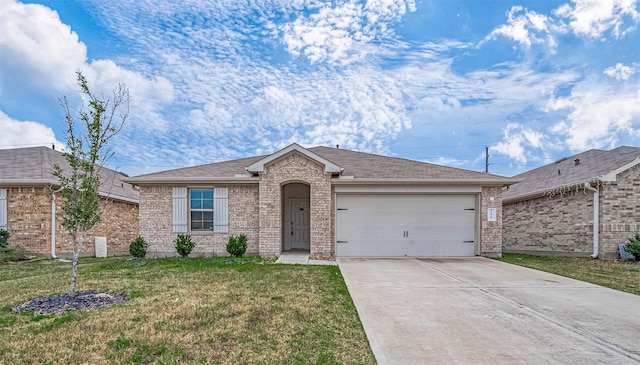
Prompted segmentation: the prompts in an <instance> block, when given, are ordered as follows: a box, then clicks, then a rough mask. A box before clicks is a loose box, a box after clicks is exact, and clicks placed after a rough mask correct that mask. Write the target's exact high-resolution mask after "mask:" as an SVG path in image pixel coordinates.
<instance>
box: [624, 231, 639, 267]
mask: <svg viewBox="0 0 640 365" xmlns="http://www.w3.org/2000/svg"><path fill="white" fill-rule="evenodd" d="M624 250H625V251H627V252H628V253H630V254H632V255H633V257H635V258H636V261H640V233H636V234H635V236H633V237H631V238H629V243H627V245H626V246H625V247H624Z"/></svg>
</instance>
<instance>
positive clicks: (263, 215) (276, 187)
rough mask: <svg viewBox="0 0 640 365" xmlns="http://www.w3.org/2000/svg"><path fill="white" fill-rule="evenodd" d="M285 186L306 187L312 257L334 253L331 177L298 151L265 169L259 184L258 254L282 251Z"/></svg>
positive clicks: (272, 254) (271, 254) (264, 254)
mask: <svg viewBox="0 0 640 365" xmlns="http://www.w3.org/2000/svg"><path fill="white" fill-rule="evenodd" d="M287 183H304V184H307V185H309V195H310V198H309V200H310V204H311V222H310V223H311V247H310V256H311V257H329V256H331V255H332V253H333V250H334V249H333V242H334V241H333V231H332V221H331V214H332V212H331V207H332V195H331V175H330V174H326V173H325V172H324V167H323V166H321V165H320V164H318V163H316V162H314V161H312V160H310V159H309V158H307V157H306V156H304V155H302V154H301V153H299V152H296V151H294V152H291V153H289V154H287V155H286V156H283V157H282V158H280V159H278V160H276V161H274V162H273V163H272V164H270V165H268V166H266V169H265V172H264V173H262V174H261V175H260V184H259V189H260V192H259V199H260V203H259V211H260V220H259V226H260V228H259V241H260V255H262V256H277V255H280V252H281V251H282V228H281V225H282V197H281V194H282V188H281V187H282V186H283V185H285V184H287Z"/></svg>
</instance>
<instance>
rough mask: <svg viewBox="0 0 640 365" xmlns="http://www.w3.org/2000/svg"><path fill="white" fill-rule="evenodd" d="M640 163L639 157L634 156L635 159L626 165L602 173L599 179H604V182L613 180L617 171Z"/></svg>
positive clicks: (619, 171) (625, 169) (615, 178)
mask: <svg viewBox="0 0 640 365" xmlns="http://www.w3.org/2000/svg"><path fill="white" fill-rule="evenodd" d="M638 164H640V157H636V159H635V160H633V161H631V162H629V163H628V164H626V165H622V166H620V167H618V168H617V169H615V170H613V171H610V172H609V173H607V174H604V175H602V176H601V177H600V181H606V182H615V181H616V180H617V176H618V174H619V173H621V172H623V171H627V170H629V169H630V168H632V167H634V166H635V165H638Z"/></svg>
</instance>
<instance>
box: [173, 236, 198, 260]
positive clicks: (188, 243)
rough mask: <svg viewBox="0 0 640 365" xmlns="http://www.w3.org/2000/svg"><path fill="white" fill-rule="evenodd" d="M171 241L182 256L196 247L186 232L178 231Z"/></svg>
mask: <svg viewBox="0 0 640 365" xmlns="http://www.w3.org/2000/svg"><path fill="white" fill-rule="evenodd" d="M173 242H174V243H175V244H176V251H178V253H179V254H180V256H182V257H187V256H189V254H190V253H191V250H193V248H194V247H196V243H195V242H193V241H192V240H191V236H189V235H188V234H183V233H179V234H178V237H176V239H175V240H174V241H173Z"/></svg>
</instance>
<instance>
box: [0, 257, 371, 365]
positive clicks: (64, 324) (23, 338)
mask: <svg viewBox="0 0 640 365" xmlns="http://www.w3.org/2000/svg"><path fill="white" fill-rule="evenodd" d="M80 262H81V267H80V274H79V280H78V290H79V291H83V290H90V289H97V290H100V291H105V292H117V293H124V294H125V295H126V296H127V297H128V298H129V300H128V301H126V302H124V303H122V304H119V305H115V306H112V307H107V308H100V309H94V310H90V311H74V312H67V313H63V314H60V315H57V316H54V315H51V316H39V315H35V314H34V313H22V314H21V315H17V314H14V313H13V312H11V307H12V306H13V305H15V304H18V303H20V302H24V301H26V300H29V299H33V298H36V297H40V296H45V295H50V294H57V293H64V292H66V291H67V289H68V280H69V275H70V270H71V264H70V263H64V262H60V261H55V260H43V261H38V262H32V263H22V264H4V265H0V332H1V333H2V339H1V340H0V358H1V359H3V360H2V363H4V364H22V363H45V364H47V363H49V364H71V363H73V364H80V363H90V364H124V363H143V364H178V363H188V364H336V363H341V364H374V363H375V359H374V357H373V354H372V352H371V349H370V348H369V344H368V342H367V339H366V337H365V334H364V331H363V329H362V325H361V323H360V320H359V319H358V315H357V313H356V310H355V307H354V305H353V303H352V301H351V297H350V296H349V293H348V291H347V288H346V285H345V283H344V280H343V278H342V275H341V274H340V271H339V269H338V268H337V267H335V266H289V265H275V264H272V262H271V261H268V260H267V261H262V260H260V259H256V258H252V259H241V260H239V261H238V260H232V259H229V258H211V259H205V258H197V259H188V260H180V259H158V260H150V261H149V263H148V264H146V265H135V264H134V262H133V261H131V260H128V258H109V259H95V258H94V259H81V261H80Z"/></svg>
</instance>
